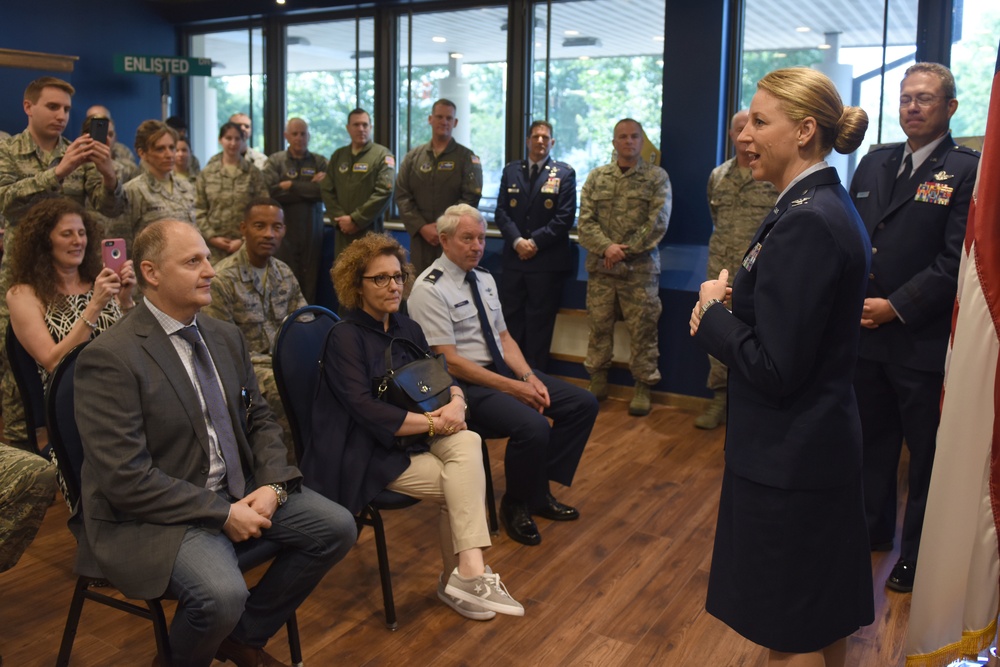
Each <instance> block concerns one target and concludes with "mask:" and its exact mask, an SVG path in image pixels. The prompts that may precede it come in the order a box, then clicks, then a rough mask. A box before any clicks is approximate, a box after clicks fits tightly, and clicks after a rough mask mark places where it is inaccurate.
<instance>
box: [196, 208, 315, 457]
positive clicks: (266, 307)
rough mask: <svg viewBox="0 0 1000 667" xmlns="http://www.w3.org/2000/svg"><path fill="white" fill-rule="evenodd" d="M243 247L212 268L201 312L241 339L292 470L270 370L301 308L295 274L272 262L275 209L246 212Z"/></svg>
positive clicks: (279, 229) (281, 229)
mask: <svg viewBox="0 0 1000 667" xmlns="http://www.w3.org/2000/svg"><path fill="white" fill-rule="evenodd" d="M240 230H241V231H242V233H243V238H244V243H243V245H242V246H241V247H240V249H239V250H237V251H236V252H235V253H233V254H232V255H230V256H229V257H226V258H225V259H223V260H222V261H221V262H219V263H218V264H216V265H215V278H213V279H212V303H211V304H209V305H208V306H205V307H204V308H202V311H201V312H203V313H205V314H206V315H209V316H211V317H215V318H217V319H220V320H226V321H228V322H232V323H233V324H235V325H236V326H237V327H239V328H240V331H242V332H243V337H244V338H246V341H247V346H248V348H249V350H250V359H251V361H252V362H253V368H254V373H255V374H256V376H257V384H258V385H260V393H261V395H262V396H263V397H264V400H266V401H267V404H268V405H269V406H271V410H272V411H273V412H274V416H275V419H276V420H277V421H278V423H279V424H281V427H282V428H283V429H284V436H283V437H284V440H285V446H286V447H287V448H288V462H289V464H290V465H295V446H294V443H293V442H292V432H291V429H290V428H289V425H288V416H287V415H286V414H285V409H284V406H283V405H282V404H281V397H280V396H279V395H278V388H277V385H276V384H275V382H274V372H273V370H272V369H271V351H272V347H273V346H274V340H275V338H277V336H278V329H279V328H280V327H281V322H282V321H283V320H284V319H285V317H286V316H287V315H290V314H291V313H293V312H295V311H296V310H297V309H299V308H301V307H302V306H305V305H306V300H305V298H304V297H303V296H302V290H301V289H300V288H299V283H298V281H297V280H296V279H295V274H294V273H292V270H291V268H289V266H288V265H287V264H285V263H284V262H282V261H281V260H279V259H276V258H275V257H273V255H274V253H275V252H276V251H277V249H278V247H279V246H280V245H281V240H282V238H283V237H284V235H285V222H284V213H283V211H282V209H281V205H280V204H279V203H278V202H277V201H275V200H273V199H267V198H263V199H260V200H255V201H254V202H253V205H252V206H251V207H250V208H248V209H247V211H246V216H245V218H244V220H243V221H242V223H241V224H240Z"/></svg>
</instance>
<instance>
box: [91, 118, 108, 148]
mask: <svg viewBox="0 0 1000 667" xmlns="http://www.w3.org/2000/svg"><path fill="white" fill-rule="evenodd" d="M110 122H111V121H110V119H108V118H100V117H97V116H95V117H94V118H91V119H90V132H89V134H90V138H91V139H93V140H94V141H99V142H101V143H102V144H106V143H108V123H110Z"/></svg>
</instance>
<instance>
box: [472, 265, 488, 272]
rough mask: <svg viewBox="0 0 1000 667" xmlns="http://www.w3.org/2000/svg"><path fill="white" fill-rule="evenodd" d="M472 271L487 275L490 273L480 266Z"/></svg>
mask: <svg viewBox="0 0 1000 667" xmlns="http://www.w3.org/2000/svg"><path fill="white" fill-rule="evenodd" d="M473 271H482V272H483V273H489V272H490V270H489V269H486V268H483V267H481V266H477V267H476V268H474V269H473Z"/></svg>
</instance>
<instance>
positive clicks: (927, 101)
mask: <svg viewBox="0 0 1000 667" xmlns="http://www.w3.org/2000/svg"><path fill="white" fill-rule="evenodd" d="M947 99H949V97H948V96H947V95H931V94H930V93H920V94H919V95H917V96H916V97H911V96H910V95H900V96H899V108H900V109H905V108H906V107H908V106H910V105H911V104H913V103H914V102H916V103H917V106H918V107H920V108H921V109H926V108H927V107H929V106H931V105H932V104H934V102H935V100H947Z"/></svg>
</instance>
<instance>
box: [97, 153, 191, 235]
mask: <svg viewBox="0 0 1000 667" xmlns="http://www.w3.org/2000/svg"><path fill="white" fill-rule="evenodd" d="M125 199H126V202H125V214H124V215H123V216H122V218H123V219H124V221H125V224H124V225H122V227H121V228H120V232H121V233H120V234H117V235H116V236H119V237H121V238H123V239H125V241H126V243H127V244H128V247H129V249H130V250H131V248H132V239H134V238H135V237H136V236H137V235H138V234H139V232H141V231H142V230H144V229H145V228H146V227H148V226H149V224H150V223H151V222H156V221H157V220H168V219H169V220H182V221H184V222H190V223H191V224H192V225H194V224H196V220H195V213H194V204H195V188H194V185H193V184H192V183H190V182H189V181H187V180H185V179H183V178H177V177H175V176H174V174H173V173H170V174H168V175H167V179H166V180H165V181H162V182H161V181H158V180H157V179H156V177H154V176H153V175H152V174H151V173H149V172H148V171H143V172H142V174H140V175H139V176H138V177H137V178H134V179H132V180H131V181H129V182H128V183H126V184H125Z"/></svg>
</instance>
